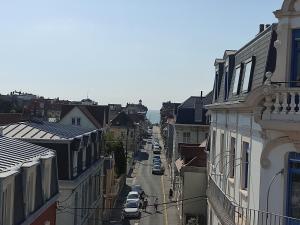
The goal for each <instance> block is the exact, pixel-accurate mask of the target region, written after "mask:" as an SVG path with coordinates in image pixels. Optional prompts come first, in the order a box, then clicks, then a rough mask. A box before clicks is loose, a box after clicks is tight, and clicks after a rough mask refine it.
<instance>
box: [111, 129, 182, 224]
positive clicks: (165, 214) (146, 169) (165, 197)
mask: <svg viewBox="0 0 300 225" xmlns="http://www.w3.org/2000/svg"><path fill="white" fill-rule="evenodd" d="M159 132H160V131H159V128H158V127H154V128H153V136H154V137H157V138H158V139H159V140H160V145H161V146H162V148H163V144H162V143H161V139H160V133H159ZM152 159H153V153H152V145H151V144H147V145H146V146H145V147H144V149H143V150H141V151H140V152H139V155H138V158H137V160H136V165H135V169H134V170H133V173H132V175H131V177H129V178H127V180H126V183H127V186H126V187H125V188H124V191H123V193H122V195H121V196H120V199H119V201H118V204H117V205H119V206H122V205H123V202H124V201H125V198H126V195H127V193H128V192H129V191H130V187H131V186H132V185H134V184H139V185H141V186H142V188H143V189H144V191H145V193H146V195H147V196H148V202H149V203H148V204H149V206H148V207H147V212H142V215H141V218H140V219H130V220H124V221H122V222H121V219H120V218H121V212H115V213H114V216H115V218H114V219H113V220H114V221H116V222H115V223H112V224H130V225H138V224H140V225H154V224H155V225H168V224H170V225H177V224H180V223H179V215H178V208H177V207H178V206H177V203H176V202H175V203H169V201H170V200H169V187H170V177H169V171H168V168H167V165H166V162H165V155H164V150H162V153H161V159H162V162H163V164H164V166H165V168H166V170H165V173H164V175H153V174H152ZM156 197H157V198H158V202H159V206H158V212H157V213H156V212H155V209H154V207H153V203H154V200H155V198H156Z"/></svg>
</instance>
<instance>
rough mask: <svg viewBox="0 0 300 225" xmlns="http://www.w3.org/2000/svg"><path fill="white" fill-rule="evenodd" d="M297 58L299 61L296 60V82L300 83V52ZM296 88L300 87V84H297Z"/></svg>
mask: <svg viewBox="0 0 300 225" xmlns="http://www.w3.org/2000/svg"><path fill="white" fill-rule="evenodd" d="M298 42H299V41H298ZM298 42H297V43H298ZM296 57H297V59H296V63H297V65H296V70H297V71H296V80H295V81H300V52H297V56H296ZM296 86H300V83H297V84H296Z"/></svg>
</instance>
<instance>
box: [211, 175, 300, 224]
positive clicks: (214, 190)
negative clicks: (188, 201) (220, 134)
mask: <svg viewBox="0 0 300 225" xmlns="http://www.w3.org/2000/svg"><path fill="white" fill-rule="evenodd" d="M208 192H209V194H208V196H209V198H210V196H212V197H213V199H212V201H214V202H213V204H216V205H217V206H219V207H221V208H222V212H217V214H218V215H220V216H223V217H224V215H226V217H227V218H226V219H224V221H227V222H228V221H229V220H230V222H228V223H227V222H225V223H224V225H225V224H236V225H300V219H297V218H292V217H288V216H283V215H279V214H276V213H271V212H266V211H262V210H256V209H250V208H245V207H242V206H239V205H237V204H235V203H234V202H233V201H231V200H230V199H229V197H228V196H227V195H226V194H225V193H224V192H223V191H222V190H221V189H220V188H219V187H218V185H217V184H216V183H215V181H214V180H213V179H212V178H211V177H210V178H209V186H208ZM228 219H229V220H228Z"/></svg>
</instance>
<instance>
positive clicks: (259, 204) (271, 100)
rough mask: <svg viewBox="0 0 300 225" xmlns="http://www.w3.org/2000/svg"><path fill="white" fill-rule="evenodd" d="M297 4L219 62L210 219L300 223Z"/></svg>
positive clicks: (288, 4) (256, 224) (213, 222)
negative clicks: (276, 21) (274, 22)
mask: <svg viewBox="0 0 300 225" xmlns="http://www.w3.org/2000/svg"><path fill="white" fill-rule="evenodd" d="M299 6H300V1H292V0H290V1H288V0H285V1H284V3H283V5H282V9H280V10H278V11H276V12H274V14H275V16H276V17H277V18H278V24H272V25H266V26H263V27H262V26H261V27H262V28H263V29H261V30H260V33H259V34H257V35H256V37H255V38H254V39H252V40H251V41H250V42H249V43H247V44H246V45H245V46H244V47H242V48H241V49H239V50H238V51H230V52H228V51H225V54H224V56H223V59H218V60H216V62H215V68H216V74H215V75H216V78H215V84H214V102H213V104H211V105H208V106H207V109H208V110H209V112H208V113H209V115H210V117H211V128H210V139H211V146H210V162H209V163H208V165H209V178H208V181H209V186H208V205H209V208H208V224H209V225H219V224H222V225H223V224H249V225H267V224H274V225H277V224H288V225H289V224H300V210H299V209H300V201H299V199H300V198H299V193H300V189H299V187H300V183H299V180H300V171H299V169H298V168H299V167H300V163H299V162H300V160H299V159H300V155H299V144H298V143H299V137H300V136H299V131H300V128H299V118H300V117H299V112H300V111H299V107H298V105H299V93H300V89H299V86H300V85H299V80H300V79H299V76H298V75H297V74H298V70H299V69H300V67H298V65H299V61H298V57H299V56H298V54H297V52H298V50H297V46H298V45H297V44H298V42H299V40H298V38H297V37H298V36H297V35H298V31H299V29H300V20H299V18H300V7H299ZM232 62H233V63H232Z"/></svg>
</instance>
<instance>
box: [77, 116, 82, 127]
mask: <svg viewBox="0 0 300 225" xmlns="http://www.w3.org/2000/svg"><path fill="white" fill-rule="evenodd" d="M76 125H77V126H81V118H80V117H77V118H76Z"/></svg>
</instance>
